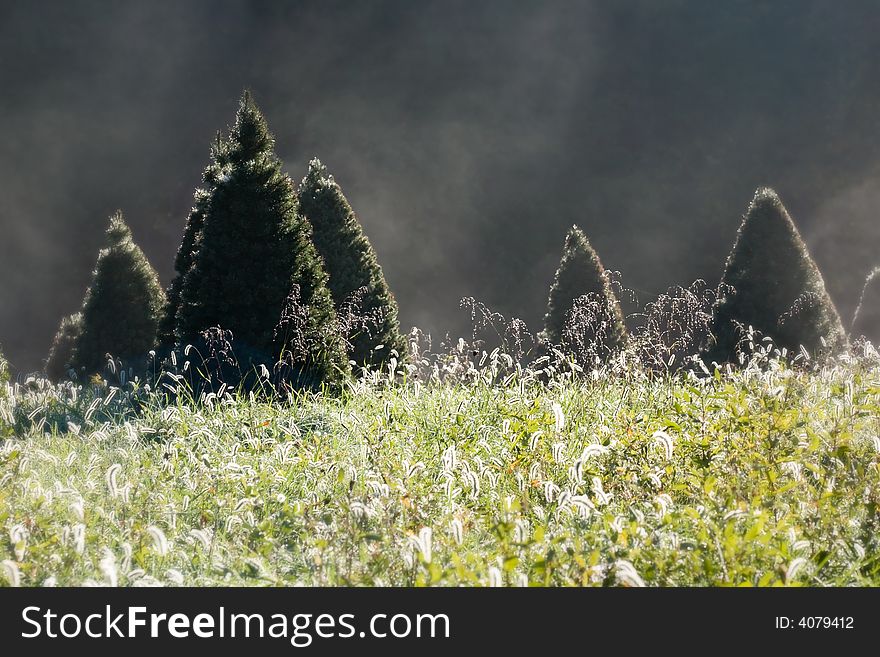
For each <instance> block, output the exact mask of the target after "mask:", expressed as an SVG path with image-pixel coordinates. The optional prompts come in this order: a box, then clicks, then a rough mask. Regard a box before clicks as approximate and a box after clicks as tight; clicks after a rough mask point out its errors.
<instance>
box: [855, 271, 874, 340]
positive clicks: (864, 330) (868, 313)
mask: <svg viewBox="0 0 880 657" xmlns="http://www.w3.org/2000/svg"><path fill="white" fill-rule="evenodd" d="M852 336H853V337H854V338H858V337H865V338H867V339H868V340H870V341H871V342H872V343H873V344H874V345H875V346H877V345H880V267H878V268H877V269H875V270H874V271H872V272H871V273H870V274H868V278H867V279H866V280H865V287H864V288H863V289H862V296H861V298H860V299H859V307H858V308H857V309H856V313H855V316H854V317H853V323H852Z"/></svg>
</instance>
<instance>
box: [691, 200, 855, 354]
mask: <svg viewBox="0 0 880 657" xmlns="http://www.w3.org/2000/svg"><path fill="white" fill-rule="evenodd" d="M721 286H722V288H723V291H722V292H720V293H719V299H718V302H717V303H716V305H715V308H714V312H713V321H712V332H713V336H714V337H713V340H712V342H711V345H710V347H709V348H708V350H707V352H706V359H707V360H709V361H715V362H719V363H721V362H736V361H737V360H738V353H739V352H740V351H741V350H742V346H743V342H744V340H746V339H747V335H748V328H749V327H750V326H751V327H752V328H753V329H754V330H755V331H757V332H758V333H759V334H761V335H763V336H764V337H769V338H771V339H772V340H773V342H774V344H775V345H776V347H777V348H779V349H782V348H785V349H788V350H789V351H790V352H791V351H794V352H798V351H799V349H800V348H801V347H803V348H804V349H806V350H807V352H808V353H809V354H810V355H811V356H813V357H817V356H819V357H821V356H822V355H825V354H828V353H831V352H835V351H838V350H840V349H842V348H843V347H844V346H845V345H846V336H845V332H844V329H843V325H842V323H841V321H840V316H839V315H838V313H837V310H836V308H835V307H834V303H833V302H832V300H831V297H830V296H829V295H828V292H827V291H826V290H825V282H824V281H823V279H822V274H821V273H820V272H819V268H818V267H817V266H816V263H815V262H813V259H812V258H811V257H810V254H809V252H808V251H807V247H806V245H805V244H804V241H803V240H802V239H801V236H800V234H799V233H798V230H797V228H796V227H795V225H794V222H793V221H792V220H791V217H790V216H789V214H788V212H787V211H786V209H785V207H784V206H783V205H782V201H780V200H779V197H778V196H777V194H776V192H774V191H773V190H772V189H768V188H761V189H758V190H757V192H756V193H755V197H754V199H753V200H752V202H751V204H750V205H749V208H748V212H747V213H746V215H745V218H744V219H743V222H742V225H741V226H740V228H739V232H738V234H737V238H736V243H735V244H734V246H733V250H732V251H731V253H730V256H729V257H728V259H727V265H726V268H725V271H724V276H723V277H722V279H721Z"/></svg>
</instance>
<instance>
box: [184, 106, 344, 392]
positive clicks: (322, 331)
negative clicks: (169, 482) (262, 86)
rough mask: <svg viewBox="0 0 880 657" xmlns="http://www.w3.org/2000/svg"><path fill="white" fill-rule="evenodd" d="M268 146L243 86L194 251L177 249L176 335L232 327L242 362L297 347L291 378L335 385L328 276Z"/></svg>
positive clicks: (337, 356)
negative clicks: (180, 256)
mask: <svg viewBox="0 0 880 657" xmlns="http://www.w3.org/2000/svg"><path fill="white" fill-rule="evenodd" d="M274 146H275V141H274V138H273V137H272V135H271V134H270V133H269V130H268V127H267V125H266V120H265V119H264V118H263V115H262V114H261V112H260V110H259V109H258V108H257V106H256V105H255V104H254V102H253V100H252V99H251V97H250V94H248V93H245V94H244V96H243V97H242V100H241V103H240V106H239V109H238V113H237V115H236V120H235V124H234V126H233V127H232V129H231V131H230V134H229V135H228V137H227V138H226V139H225V140H224V141H223V146H222V148H215V152H214V162H213V164H212V166H211V167H209V170H210V172H211V177H212V183H213V184H212V185H211V186H210V188H209V189H208V190H207V194H206V196H205V199H204V201H203V203H202V204H200V203H198V202H197V210H199V212H200V215H199V218H198V220H197V221H201V228H200V230H198V231H195V230H193V231H191V232H193V233H196V232H197V233H198V235H197V236H196V237H194V239H193V242H192V243H193V245H194V248H195V251H194V253H191V252H190V251H189V247H188V246H187V245H184V246H183V247H182V248H183V249H184V251H185V253H191V255H190V257H191V259H192V264H191V266H190V267H189V269H188V271H187V272H186V274H185V275H184V277H183V280H182V283H181V285H180V306H179V309H178V310H177V313H176V329H175V332H176V337H177V338H178V339H179V340H180V341H181V342H184V343H198V342H199V341H200V339H201V338H202V337H203V334H204V333H205V332H206V331H208V330H210V329H212V328H214V327H222V329H224V330H226V331H231V333H232V336H233V340H234V345H235V349H236V350H237V351H238V352H239V353H240V354H244V353H248V354H249V359H250V363H249V364H252V365H254V364H257V363H262V364H265V365H269V366H272V365H274V364H275V363H276V362H277V361H278V360H279V359H282V358H286V357H288V356H289V355H291V354H293V353H296V354H298V356H297V359H298V360H299V361H300V362H298V363H295V364H292V365H295V369H297V370H298V372H299V374H298V375H297V378H298V380H299V381H301V382H303V381H304V382H306V383H307V385H310V386H315V387H316V386H319V385H320V384H321V383H329V384H335V383H338V382H339V381H340V380H341V378H342V377H343V376H344V374H345V373H346V372H348V371H349V365H348V359H347V358H346V355H345V347H344V343H343V340H342V337H341V336H340V335H339V333H338V331H337V326H336V325H337V319H336V313H335V311H334V308H333V301H332V299H331V296H330V292H329V291H328V289H327V275H326V273H325V272H324V270H323V268H322V266H321V261H320V258H319V256H318V253H317V251H316V250H315V246H314V244H313V243H312V242H311V239H310V229H309V225H308V222H307V221H305V219H303V218H302V216H301V215H300V213H299V208H298V205H297V199H296V193H295V190H294V187H293V183H292V182H291V180H290V178H289V177H288V176H287V175H285V174H284V173H283V172H282V171H281V162H280V160H279V159H278V157H277V156H276V154H275V150H274ZM181 265H182V266H185V265H186V263H185V262H183V263H181ZM294 293H295V296H296V299H295V300H294V301H295V305H296V306H297V307H300V308H304V309H306V310H307V316H306V321H305V323H304V325H303V326H302V327H301V330H300V331H298V332H297V348H296V349H295V350H294V349H291V348H290V345H288V344H286V338H285V336H286V335H287V334H286V332H285V331H281V332H279V330H278V329H279V325H280V324H281V322H282V320H283V318H282V316H283V314H284V312H285V308H286V307H287V306H288V305H289V303H290V302H291V295H294Z"/></svg>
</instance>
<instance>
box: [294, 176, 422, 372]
mask: <svg viewBox="0 0 880 657" xmlns="http://www.w3.org/2000/svg"><path fill="white" fill-rule="evenodd" d="M299 204H300V210H301V212H302V214H303V216H305V218H306V219H308V221H309V223H310V224H311V226H312V240H313V241H314V244H315V247H316V248H317V249H318V253H319V254H320V255H321V258H322V259H323V261H324V268H325V269H326V271H327V275H328V277H329V281H328V286H329V288H330V293H331V294H332V296H333V302H334V304H335V307H336V312H337V314H338V315H339V316H340V321H341V323H342V325H343V326H344V328H345V329H346V333H347V335H346V336H345V337H346V340H347V342H348V344H349V349H348V355H349V358H351V359H352V360H354V361H355V363H357V364H358V365H360V366H363V365H365V364H366V365H367V366H370V367H373V368H375V367H379V366H381V365H382V364H383V363H385V362H386V361H387V360H388V358H389V356H390V352H391V350H392V349H394V350H395V351H397V354H398V358H400V357H401V356H402V355H403V354H404V353H405V351H406V342H405V340H404V338H403V336H402V335H401V334H400V326H399V324H398V319H397V313H398V309H397V302H396V301H395V300H394V296H393V295H392V293H391V290H390V289H389V288H388V284H387V283H386V282H385V276H384V274H383V273H382V268H381V267H380V266H379V261H378V259H377V258H376V253H375V251H374V250H373V247H372V245H371V244H370V241H369V239H367V236H366V235H365V234H364V231H363V228H362V226H361V224H360V221H358V218H357V216H356V215H355V213H354V211H353V210H352V208H351V205H349V203H348V200H347V199H346V198H345V195H343V193H342V189H340V187H339V185H338V184H337V183H336V181H335V180H334V179H333V176H330V175H328V174H327V169H326V167H325V166H324V165H323V164H321V162H320V161H319V160H317V159H314V160H312V161H311V162H309V173H308V175H307V176H306V177H305V178H304V179H303V181H302V184H301V185H300V188H299Z"/></svg>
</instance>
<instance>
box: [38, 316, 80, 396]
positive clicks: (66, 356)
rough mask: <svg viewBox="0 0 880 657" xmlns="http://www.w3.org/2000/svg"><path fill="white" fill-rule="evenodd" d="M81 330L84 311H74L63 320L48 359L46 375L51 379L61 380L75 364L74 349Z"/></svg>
mask: <svg viewBox="0 0 880 657" xmlns="http://www.w3.org/2000/svg"><path fill="white" fill-rule="evenodd" d="M81 332H82V313H74V314H73V315H68V316H67V317H65V318H64V319H62V320H61V325H60V326H59V327H58V332H57V333H56V334H55V339H54V340H52V346H51V347H50V348H49V356H48V358H47V359H46V376H47V377H49V379H50V380H51V381H61V380H62V379H65V378H66V377H67V374H68V372H69V371H70V369H71V367H72V366H73V361H74V350H75V349H76V343H77V340H79V336H80V333H81Z"/></svg>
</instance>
